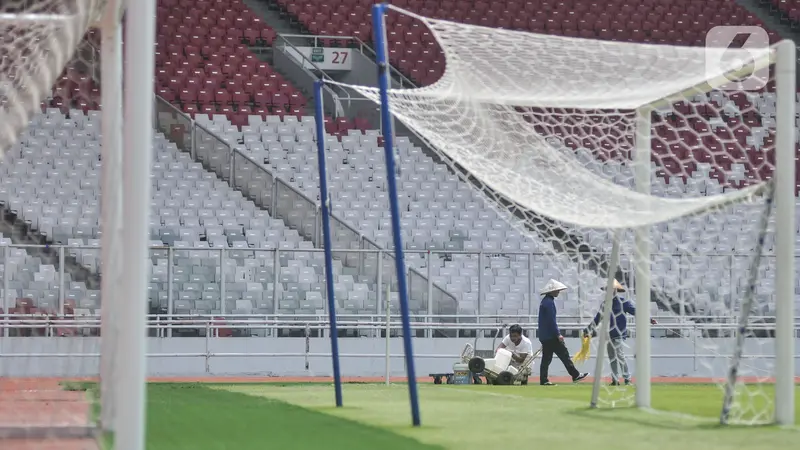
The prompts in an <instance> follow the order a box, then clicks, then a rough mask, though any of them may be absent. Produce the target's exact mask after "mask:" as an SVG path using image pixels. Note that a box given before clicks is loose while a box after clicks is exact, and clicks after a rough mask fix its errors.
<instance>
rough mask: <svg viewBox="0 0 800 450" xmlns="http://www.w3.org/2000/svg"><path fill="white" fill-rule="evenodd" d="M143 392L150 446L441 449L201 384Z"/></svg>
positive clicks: (150, 449) (156, 387) (153, 449)
mask: <svg viewBox="0 0 800 450" xmlns="http://www.w3.org/2000/svg"><path fill="white" fill-rule="evenodd" d="M147 395H148V402H147V403H148V407H147V430H148V436H147V448H148V450H158V449H165V450H166V449H170V450H175V449H187V450H190V449H191V450H197V449H201V448H203V449H205V448H208V449H211V448H214V449H236V450H248V449H253V450H263V449H264V448H266V446H267V445H268V446H269V447H270V448H290V449H313V448H324V449H326V450H336V449H342V450H375V449H381V450H440V449H442V447H437V446H432V445H427V444H423V443H421V442H419V441H417V440H415V439H412V438H409V437H406V436H401V435H398V434H396V433H393V432H392V431H391V430H389V429H386V428H379V427H375V426H371V425H367V424H364V423H360V422H356V421H353V420H349V419H345V418H341V417H337V416H335V415H332V414H325V413H324V412H321V411H318V410H311V409H307V408H302V407H299V406H296V405H291V404H289V403H286V402H282V401H279V400H275V399H270V398H265V397H257V396H251V395H247V394H241V393H236V392H229V391H224V390H218V389H208V388H206V387H204V386H202V385H164V384H151V385H149V386H148V394H147ZM326 409H328V410H331V409H333V408H330V407H328V408H326ZM267 443H268V444H267Z"/></svg>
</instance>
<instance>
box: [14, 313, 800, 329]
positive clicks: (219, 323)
mask: <svg viewBox="0 0 800 450" xmlns="http://www.w3.org/2000/svg"><path fill="white" fill-rule="evenodd" d="M376 316H377V315H372V316H360V317H364V318H369V319H371V320H338V319H337V321H336V324H337V325H339V326H340V327H347V328H374V327H379V328H383V327H385V326H386V325H387V321H386V320H375V317H376ZM395 316H396V315H395ZM165 317H173V318H165ZM243 317H246V316H242V315H234V314H229V315H224V316H223V315H219V316H211V315H205V316H192V317H184V316H182V315H177V314H161V315H153V314H150V315H148V319H147V326H148V328H149V327H164V326H176V325H185V326H195V327H196V326H198V325H203V326H212V327H219V328H231V327H233V326H237V325H242V326H248V327H254V326H258V325H261V326H275V327H280V326H283V327H299V326H303V327H305V326H310V327H319V328H327V327H328V326H329V321H328V320H326V319H322V318H320V316H315V317H313V318H309V320H297V319H292V320H289V319H269V318H267V317H268V316H250V317H248V318H243ZM292 317H295V316H294V315H292ZM345 317H355V315H352V316H351V315H347V316H345ZM414 317H415V318H420V317H428V318H431V319H441V318H442V316H419V315H415V316H414ZM453 317H456V316H453ZM535 317H536V316H534V318H535ZM714 317H715V318H718V319H722V320H730V322H725V321H718V322H671V323H659V324H656V325H651V326H650V329H652V330H673V331H674V330H677V329H695V330H737V329H738V328H739V326H738V324H737V323H735V320H736V318H735V317H727V316H714ZM457 318H458V319H481V318H484V317H481V316H457ZM0 319H3V321H2V322H0V327H2V326H7V325H13V324H17V325H20V326H25V327H33V326H36V325H52V326H57V327H62V326H63V327H65V328H68V327H70V326H81V327H86V326H91V325H100V321H101V318H100V316H98V315H85V316H71V315H64V316H53V317H44V316H42V315H35V314H28V315H25V314H0ZM509 319H515V318H512V317H509ZM516 319H518V318H516ZM697 319H705V320H708V319H709V318H708V317H697ZM754 319H757V317H755V318H754ZM514 323H516V324H518V325H520V326H521V327H522V328H523V329H526V330H534V329H536V328H537V323H536V322H534V321H530V322H523V321H515V322H514ZM388 325H389V326H390V327H392V328H399V327H401V326H402V322H401V321H400V320H398V319H396V318H395V319H394V320H390V321H389V322H388ZM502 325H503V323H470V322H463V323H453V322H432V321H419V320H414V321H412V322H411V326H412V328H416V329H422V328H442V329H445V328H449V329H460V330H495V329H497V328H498V326H502ZM585 326H586V324H585V323H581V322H565V321H559V327H560V328H562V329H564V330H581V329H583V328H584V327H585ZM774 328H775V324H774V323H765V322H760V323H753V324H751V325H749V326H748V329H750V330H771V329H774ZM628 329H629V330H633V331H635V329H636V325H635V324H633V323H632V324H630V325H629V327H628ZM795 329H796V330H800V317H796V318H795Z"/></svg>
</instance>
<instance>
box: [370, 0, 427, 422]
mask: <svg viewBox="0 0 800 450" xmlns="http://www.w3.org/2000/svg"><path fill="white" fill-rule="evenodd" d="M386 7H387V5H386V4H385V3H381V4H378V5H373V6H372V29H373V30H374V33H375V55H376V58H375V59H376V62H377V63H378V86H379V87H380V94H381V123H382V125H383V146H384V150H385V154H386V181H387V182H388V185H389V203H390V206H391V211H392V234H393V235H394V258H395V266H396V267H397V287H398V289H400V317H401V318H402V320H403V347H404V348H405V357H406V375H407V376H408V397H409V400H410V401H411V420H412V423H413V424H414V426H415V427H418V426H419V425H420V418H419V399H418V398H417V376H416V371H415V370H414V350H413V349H412V347H411V320H410V318H409V311H408V287H407V285H406V265H405V259H404V257H403V237H402V235H401V234H400V233H401V230H400V205H399V204H398V200H397V173H396V172H395V165H394V163H395V162H394V142H393V141H394V136H393V130H392V116H391V113H390V112H389V70H388V69H389V58H388V55H387V54H386V53H387V50H386V31H385V29H384V20H383V18H384V15H385V14H386Z"/></svg>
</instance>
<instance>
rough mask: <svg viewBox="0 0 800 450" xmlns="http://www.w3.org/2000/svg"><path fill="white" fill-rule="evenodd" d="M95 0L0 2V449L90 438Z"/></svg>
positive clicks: (95, 224)
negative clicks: (88, 388)
mask: <svg viewBox="0 0 800 450" xmlns="http://www.w3.org/2000/svg"><path fill="white" fill-rule="evenodd" d="M104 3H105V1H104V0H8V1H3V2H1V3H0V36H2V37H0V40H2V44H0V154H2V163H0V207H1V208H2V210H3V219H2V220H0V283H1V284H0V288H1V289H2V290H1V291H0V292H2V296H0V299H1V300H0V302H2V303H0V317H2V319H0V447H3V448H6V447H7V448H94V447H93V445H95V439H94V436H95V435H96V434H97V428H96V426H95V423H96V422H97V417H95V411H94V410H93V408H92V405H91V403H92V401H93V396H94V395H95V394H94V392H95V391H94V390H93V389H90V390H87V386H86V385H85V384H84V382H85V381H91V382H96V381H97V379H98V376H99V373H100V370H99V354H100V345H99V334H100V333H99V332H100V321H99V314H100V248H99V239H100V233H99V179H100V170H101V161H100V138H101V123H100V112H99V109H100V80H99V69H100V66H99V53H98V45H99V33H97V32H96V31H95V30H92V29H90V27H91V26H92V24H93V23H94V22H95V21H96V20H97V19H99V15H100V14H101V13H102V9H103V6H104ZM68 441H69V442H68Z"/></svg>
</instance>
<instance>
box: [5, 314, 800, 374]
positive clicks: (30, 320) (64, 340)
mask: <svg viewBox="0 0 800 450" xmlns="http://www.w3.org/2000/svg"><path fill="white" fill-rule="evenodd" d="M718 319H719V320H721V321H724V320H727V319H729V318H725V317H720V318H718ZM0 320H1V321H2V322H0V326H3V327H7V328H11V329H17V330H19V329H31V328H32V327H37V326H38V327H43V328H45V329H51V330H56V329H58V328H67V329H69V328H71V329H76V330H87V329H91V330H97V331H99V327H100V319H99V317H96V316H89V317H80V318H64V319H60V320H58V321H53V320H49V319H44V318H37V317H35V316H29V317H24V318H20V317H11V316H8V315H5V316H0ZM795 320H796V323H797V326H796V329H800V318H796V319H795ZM337 322H338V325H339V326H340V329H355V330H361V331H362V334H361V337H360V338H352V339H343V340H341V341H340V342H341V343H342V344H343V347H342V351H341V352H340V354H339V357H340V358H348V359H349V358H355V359H374V360H380V361H383V362H384V367H385V369H384V373H383V375H384V377H385V378H386V380H387V381H388V379H389V377H390V375H391V374H392V363H391V361H392V360H393V359H395V360H396V359H400V358H403V354H402V353H398V352H396V351H395V352H393V351H392V350H391V349H392V346H391V344H390V342H391V340H392V339H396V338H397V337H398V336H397V335H396V334H395V333H394V332H395V331H396V332H399V331H400V330H401V328H402V324H401V322H399V321H398V320H397V318H393V319H389V320H388V321H381V320H375V318H371V319H369V320H351V319H346V320H342V321H337ZM521 325H522V327H523V328H525V329H529V330H530V329H534V328H535V322H534V321H531V322H526V323H522V324H521ZM411 326H412V328H414V329H416V330H420V329H425V328H427V327H431V326H433V327H436V328H441V329H462V330H470V331H474V332H476V333H475V335H476V336H477V337H459V338H442V339H433V340H434V341H442V340H446V341H449V342H450V343H452V344H453V345H446V346H444V347H443V349H446V350H444V352H443V351H442V350H438V351H436V350H432V349H433V346H427V347H426V346H419V347H417V349H418V350H417V353H416V354H415V359H417V360H420V361H423V362H424V361H428V362H427V363H425V364H426V366H425V367H427V368H429V369H431V371H432V372H431V373H433V372H436V371H437V370H438V369H436V368H441V367H447V365H444V363H445V361H449V362H455V361H456V360H458V358H459V353H458V352H460V350H461V348H462V345H463V344H465V343H467V342H470V343H473V345H474V346H475V348H479V347H486V348H494V347H495V345H496V343H497V339H499V336H501V335H502V334H503V333H504V331H505V327H498V326H497V325H495V326H492V325H491V324H477V323H471V324H470V323H462V324H453V323H447V322H420V321H415V322H413V323H412V324H411ZM582 326H583V324H581V323H579V322H575V321H570V322H562V323H561V327H562V329H564V330H568V329H572V330H575V329H579V328H581V327H582ZM48 327H49V328H48ZM147 327H148V329H150V330H155V331H156V332H155V334H156V335H157V336H158V337H161V336H164V335H165V331H166V330H168V329H176V330H177V329H201V330H203V331H204V332H203V333H202V334H200V335H199V336H197V337H195V338H168V339H170V340H172V339H174V340H176V341H183V342H187V343H189V344H191V345H186V346H183V347H173V346H170V347H168V348H170V349H172V350H167V351H165V352H150V353H148V355H147V356H148V358H149V359H150V360H151V361H152V362H153V364H156V365H157V364H158V361H161V360H163V359H165V358H181V359H191V358H195V359H198V360H202V361H203V363H204V364H203V367H204V369H202V370H204V372H203V373H205V374H212V373H214V372H213V369H212V362H215V360H223V361H224V360H226V359H230V358H237V357H239V358H242V357H246V358H280V361H286V359H284V358H288V359H293V360H302V361H303V362H304V367H305V368H306V369H305V370H306V372H305V373H307V374H313V373H317V374H318V373H319V372H314V371H309V364H310V363H311V362H313V363H314V365H315V367H319V364H322V365H323V366H324V368H323V369H322V370H328V367H329V366H328V364H329V363H328V362H327V361H326V362H320V358H322V359H325V358H330V357H331V354H330V352H328V351H320V347H319V342H321V341H324V342H327V339H325V337H326V336H325V331H326V330H327V329H328V323H327V322H326V321H324V320H319V319H312V318H309V319H299V318H298V319H285V318H266V317H263V316H262V317H248V318H241V317H233V316H231V317H226V318H224V320H220V318H211V317H187V318H180V319H178V318H175V319H166V318H164V317H159V316H153V315H151V316H150V317H149V318H148V324H147ZM286 328H290V329H301V330H303V332H302V334H301V335H300V336H297V337H295V338H294V340H292V339H288V341H291V342H293V344H292V345H288V346H287V345H284V344H283V343H282V342H284V341H282V339H283V338H280V337H276V336H277V333H275V332H276V331H277V330H280V329H286ZM737 328H738V327H737V326H736V324H734V323H716V324H702V323H672V324H659V325H655V326H653V327H652V329H653V332H654V333H658V331H659V330H663V331H665V332H669V333H673V334H672V336H674V337H673V338H665V339H663V340H664V341H671V342H676V343H679V345H676V346H674V347H672V348H670V349H669V350H662V351H661V352H658V353H655V352H654V353H653V355H652V358H653V360H654V361H657V360H664V359H666V360H682V361H679V362H676V364H677V363H680V364H682V367H685V368H687V370H689V371H692V370H694V371H695V372H696V371H697V370H701V369H702V368H703V367H705V366H707V365H708V361H709V360H715V359H727V358H729V357H730V355H727V354H725V353H722V352H713V351H709V348H710V346H711V347H713V348H717V349H722V348H726V347H724V346H720V345H719V344H718V343H714V342H713V341H714V340H715V339H713V338H711V339H708V338H706V337H705V336H704V332H706V333H707V332H709V331H712V330H713V331H715V332H723V333H725V335H724V336H725V338H727V339H728V340H730V338H731V337H732V336H733V334H734V333H735V332H736V330H737ZM773 328H774V327H773V326H772V325H770V324H754V325H753V326H752V328H751V329H752V330H764V331H769V330H771V329H773ZM231 329H251V330H252V329H261V330H264V331H265V332H266V334H265V337H264V338H261V339H263V340H260V341H259V342H263V343H264V344H263V346H261V345H259V346H258V347H259V348H258V350H257V351H243V350H246V349H247V348H248V347H247V346H242V347H241V349H240V348H239V347H237V346H235V345H234V346H230V345H227V346H220V345H219V344H220V343H221V342H222V341H225V342H231V343H235V342H243V343H244V342H252V340H253V339H258V338H253V337H246V338H241V341H237V338H235V337H233V338H231V337H226V336H225V335H223V334H222V333H221V332H222V331H223V330H231ZM481 331H488V333H485V334H482V333H478V332H481ZM634 332H635V331H634ZM384 333H385V334H384ZM87 334H88V335H89V336H90V337H88V338H87V337H83V338H71V337H59V336H57V335H56V334H54V333H53V332H51V333H49V334H45V335H44V336H43V337H39V338H38V339H43V338H46V339H47V340H46V341H37V342H38V343H39V345H34V346H24V345H23V346H22V347H21V348H18V350H20V351H13V350H12V349H13V348H14V347H15V344H14V343H17V342H19V339H29V338H27V337H11V338H5V339H8V340H9V341H8V343H9V344H10V345H11V346H3V345H0V360H5V361H7V364H9V368H10V367H15V366H16V365H17V363H16V362H15V361H21V360H26V359H27V360H36V359H44V360H45V361H44V362H43V363H42V364H44V365H37V367H45V366H46V365H47V364H48V363H47V361H48V360H49V361H52V362H53V364H56V365H58V364H60V363H59V362H58V361H59V358H60V359H62V360H63V358H70V359H71V358H81V359H83V358H99V356H100V354H99V353H98V352H97V349H98V348H99V347H97V346H96V345H92V344H90V343H89V342H87V341H86V340H85V339H97V338H96V337H91V333H87ZM78 335H79V336H80V334H78ZM270 336H271V337H270ZM158 337H151V339H158ZM370 337H371V338H373V339H379V340H385V341H386V345H385V346H383V348H385V350H384V351H382V352H381V351H376V350H375V349H377V348H380V347H375V346H367V347H364V346H358V345H355V346H350V345H349V343H353V344H358V343H359V342H361V341H362V339H364V338H370ZM795 337H797V332H795ZM479 338H480V339H481V340H480V341H479ZM298 339H301V340H300V341H298ZM719 340H720V339H717V341H719ZM55 341H58V345H47V342H53V343H55ZM303 341H304V343H303ZM2 342H3V340H0V343H2ZM69 342H75V346H74V351H71V349H70V345H69ZM489 342H491V344H489ZM312 344H313V345H312ZM178 348H182V349H181V350H176V349H178ZM249 348H253V347H249ZM420 348H425V349H427V350H419V349H420ZM436 348H442V347H441V346H436ZM37 349H38V350H39V351H36V350H37ZM280 349H284V351H275V350H280ZM324 349H325V347H322V350H324ZM754 350H755V348H753V349H751V352H750V353H749V354H746V355H745V356H744V358H745V359H748V360H765V359H766V360H771V359H774V356H773V355H770V354H768V353H766V352H765V353H757V351H754ZM723 352H727V350H723ZM798 359H800V355H795V360H798ZM448 365H449V364H448ZM395 366H397V364H395ZM19 367H20V368H21V370H24V364H23V365H22V366H19ZM59 367H60V366H59ZM76 367H84V365H83V364H82V363H81V364H79V366H76ZM85 367H86V368H87V369H86V370H91V369H90V365H86V366H85ZM294 367H301V366H300V365H299V364H298V365H297V366H294ZM369 367H375V366H374V363H372V365H370V366H369ZM378 367H379V366H378ZM395 368H397V367H395ZM154 370H157V369H154ZM226 370H227V369H226ZM317 370H319V369H317ZM372 370H373V371H374V369H372ZM294 372H295V373H297V370H294ZM59 373H60V374H61V375H62V376H63V370H62V371H61V372H59ZM229 373H230V372H229ZM270 373H272V372H270ZM280 373H281V371H280V370H279V371H278V374H280ZM423 373H428V371H424V372H423ZM193 374H194V375H197V373H193ZM75 375H76V376H78V374H75ZM81 375H83V376H92V374H91V373H82V374H81Z"/></svg>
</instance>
